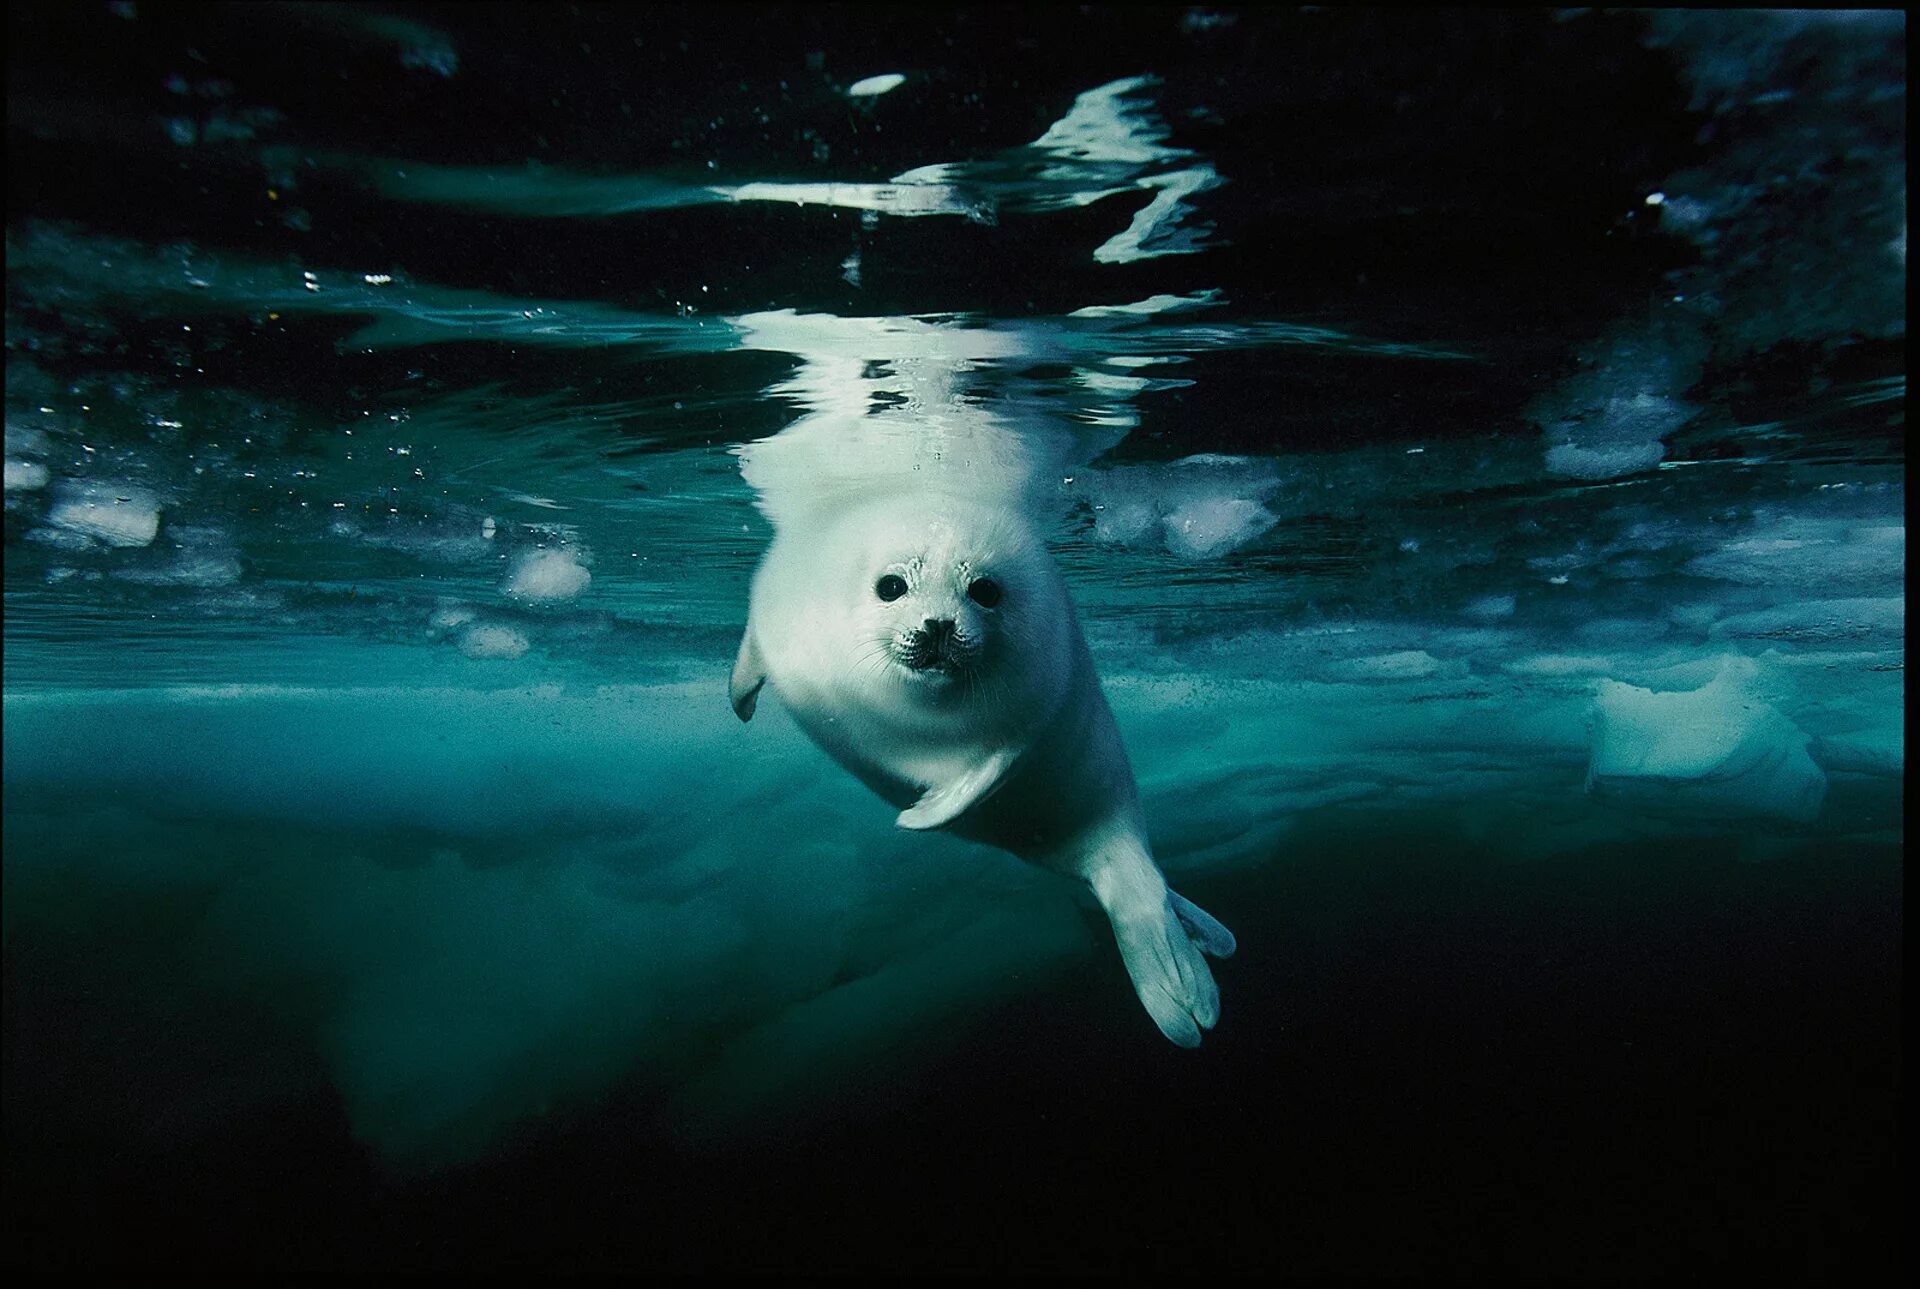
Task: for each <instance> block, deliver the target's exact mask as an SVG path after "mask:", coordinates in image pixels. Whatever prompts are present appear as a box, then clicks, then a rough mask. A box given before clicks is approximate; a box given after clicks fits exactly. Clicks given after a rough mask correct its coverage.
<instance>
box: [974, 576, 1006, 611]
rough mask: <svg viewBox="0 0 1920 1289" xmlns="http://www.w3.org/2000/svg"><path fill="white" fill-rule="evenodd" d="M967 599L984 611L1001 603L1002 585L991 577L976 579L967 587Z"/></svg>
mask: <svg viewBox="0 0 1920 1289" xmlns="http://www.w3.org/2000/svg"><path fill="white" fill-rule="evenodd" d="M967 598H968V599H969V600H972V601H973V602H974V603H975V604H977V605H979V606H980V607H981V608H983V609H991V608H992V607H993V606H994V605H996V604H998V603H1000V583H998V582H996V581H994V580H993V579H992V578H990V577H976V578H974V579H973V581H972V582H971V583H970V584H968V586H967Z"/></svg>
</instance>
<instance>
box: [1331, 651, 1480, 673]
mask: <svg viewBox="0 0 1920 1289" xmlns="http://www.w3.org/2000/svg"><path fill="white" fill-rule="evenodd" d="M1327 670H1328V674H1330V675H1334V676H1338V677H1339V678H1341V679H1342V680H1425V679H1428V678H1429V677H1433V676H1448V677H1452V676H1460V675H1465V674H1466V665H1465V664H1464V663H1461V662H1458V661H1455V662H1442V661H1441V660H1440V659H1438V658H1436V657H1434V656H1433V655H1432V654H1430V653H1428V652H1427V651H1426V650H1424V649H1402V650H1399V651H1398V652H1396V653H1383V654H1377V655H1375V656H1373V657H1370V658H1354V659H1352V660H1350V661H1347V662H1342V663H1336V664H1335V665H1334V666H1332V667H1329V668H1328V669H1327Z"/></svg>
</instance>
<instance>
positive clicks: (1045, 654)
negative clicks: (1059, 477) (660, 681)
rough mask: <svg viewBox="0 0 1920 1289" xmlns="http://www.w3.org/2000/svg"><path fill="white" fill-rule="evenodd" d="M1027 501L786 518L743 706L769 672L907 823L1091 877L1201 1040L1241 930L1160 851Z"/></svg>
mask: <svg viewBox="0 0 1920 1289" xmlns="http://www.w3.org/2000/svg"><path fill="white" fill-rule="evenodd" d="M796 428H798V427H796ZM972 428H974V429H978V428H979V427H972ZM1002 433H1003V434H1004V433H1007V432H1006V431H1002ZM782 437H783V436H781V435H776V436H775V437H774V439H772V440H766V441H764V442H765V443H766V444H767V445H768V446H772V445H774V444H775V443H776V442H777V441H778V440H779V439H781V438H782ZM922 441H923V442H924V438H922ZM756 446H757V445H756ZM751 464H752V463H751V462H749V463H748V465H749V466H751ZM765 470H766V465H765V463H764V462H763V463H762V465H761V471H762V473H763V475H764V472H765ZM749 477H750V478H752V477H753V472H752V470H751V469H749ZM965 477H966V476H965V472H964V471H957V472H954V473H953V474H951V475H949V476H948V477H947V478H946V479H945V480H943V482H945V483H948V484H951V483H953V482H956V481H963V480H964V479H965ZM900 481H901V478H900V475H899V474H897V473H894V474H893V475H892V476H891V478H890V479H889V480H888V481H887V482H888V483H898V482H900ZM1009 502H1010V498H1009V496H1008V495H1007V494H1004V493H996V492H995V491H994V490H988V492H987V494H986V495H985V496H979V495H972V494H969V493H962V492H956V491H953V490H951V488H942V489H940V490H927V489H924V488H896V487H889V486H885V485H882V486H879V487H876V488H874V489H872V490H871V491H870V492H869V493H867V494H865V495H861V494H858V493H841V494H840V495H838V496H837V497H836V498H835V504H834V505H832V506H828V507H815V508H811V513H810V514H809V515H808V516H807V519H806V522H796V517H795V516H794V515H793V514H791V513H789V514H788V515H786V516H785V518H786V519H787V521H788V522H785V523H778V522H777V523H776V530H775V535H774V540H773V543H772V544H771V546H770V547H769V548H768V550H767V553H766V555H765V557H764V558H763V559H762V561H761V564H760V566H759V568H758V570H757V571H756V573H755V575H754V579H753V589H752V593H751V597H750V601H749V606H748V617H747V627H746V631H745V634H744V635H743V637H742V639H741V642H740V650H739V654H738V657H737V658H736V660H735V662H734V667H733V675H732V680H731V684H730V687H729V688H730V697H731V700H732V704H733V710H734V712H735V714H736V715H738V716H739V717H740V719H741V720H743V721H746V720H750V719H752V717H753V712H754V707H755V705H756V703H757V702H758V699H759V695H760V691H761V689H762V687H763V686H767V685H771V686H772V688H773V690H774V692H775V693H777V694H778V695H779V696H780V699H781V701H782V702H783V703H784V704H785V705H786V707H787V708H788V710H789V711H790V712H791V713H792V714H793V717H794V719H795V721H796V722H797V723H798V724H799V726H800V728H801V729H802V730H803V731H805V733H806V734H807V735H808V736H809V737H810V738H811V739H812V740H813V741H814V742H815V743H817V744H818V745H819V746H820V747H821V748H822V749H824V750H825V751H826V752H827V753H828V754H829V755H830V756H832V757H833V758H834V759H835V760H836V761H838V762H839V763H840V764H841V765H842V766H844V767H845V768H846V769H848V770H849V771H851V772H852V773H853V774H854V775H855V776H857V777H858V778H859V779H860V780H861V781H862V782H864V783H865V784H866V785H867V786H868V787H870V788H872V789H873V791H874V792H876V793H878V794H879V795H880V796H881V797H882V798H884V799H885V800H886V801H888V802H889V803H890V804H891V805H893V806H894V807H895V808H896V809H898V810H899V811H900V815H899V818H898V820H897V822H898V823H899V825H900V826H901V827H902V828H910V829H932V828H945V829H947V830H948V831H950V832H952V833H954V834H956V835H957V836H961V837H965V838H968V839H969V840H973V841H978V842H983V843H986V844H988V845H993V846H998V847H1000V848H1002V849H1004V850H1007V851H1010V852H1012V853H1013V854H1015V855H1017V856H1019V857H1020V858H1022V859H1025V860H1028V861H1030V862H1033V863H1036V864H1040V865H1043V866H1045V867H1047V868H1051V869H1053V870H1055V871H1058V872H1061V873H1065V874H1067V875H1069V876H1072V877H1075V878H1078V879H1080V880H1081V881H1084V882H1085V883H1086V884H1087V885H1088V887H1089V888H1090V889H1091V890H1092V892H1093V895H1094V897H1095V899H1097V900H1098V901H1099V903H1100V906H1101V908H1102V909H1104V910H1105V911H1106V914H1107V917H1108V919H1109V920H1110V921H1111V922H1112V924H1113V931H1114V937H1115V940H1116V942H1117V943H1118V945H1119V948H1120V954H1121V957H1122V959H1123V960H1124V961H1125V963H1126V968H1127V973H1128V975H1129V976H1130V977H1131V978H1132V981H1133V986H1134V991H1135V992H1136V993H1137V994H1138V995H1139V998H1140V1001H1141V1003H1142V1004H1143V1005H1144V1006H1145V1008H1146V1010H1147V1013H1148V1015H1150V1016H1151V1017H1152V1018H1153V1021H1154V1023H1155V1024H1157V1025H1158V1026H1159V1027H1160V1030H1161V1032H1162V1033H1164V1034H1165V1035H1166V1036H1167V1037H1168V1038H1169V1039H1171V1040H1173V1041H1174V1042H1175V1043H1177V1044H1179V1045H1180V1046H1182V1047H1194V1046H1197V1045H1198V1044H1199V1042H1200V1037H1201V1032H1202V1031H1203V1030H1208V1029H1211V1028H1212V1027H1213V1025H1214V1023H1215V1021H1216V1020H1218V1018H1219V1014H1220V995H1219V990H1218V988H1217V987H1216V986H1215V984H1214V980H1213V974H1212V972H1211V971H1210V970H1209V969H1208V967H1207V963H1206V959H1205V957H1203V955H1211V956H1213V957H1217V958H1224V957H1227V956H1228V955H1230V954H1231V953H1232V952H1233V951H1234V939H1233V936H1232V934H1231V933H1230V932H1229V931H1228V930H1227V929H1226V928H1225V927H1224V926H1222V925H1221V924H1220V923H1219V922H1217V921H1215V920H1214V919H1213V918H1212V917H1211V916H1209V915H1208V914H1207V913H1205V912H1204V911H1202V910H1201V909H1199V908H1197V907H1195V906H1194V905H1193V904H1191V903H1189V902H1188V901H1187V900H1185V899H1182V898H1181V897H1180V896H1179V895H1176V894H1175V893H1174V892H1173V891H1171V890H1169V889H1168V887H1167V884H1166V881H1165V879H1164V878H1163V877H1162V876H1161V873H1160V870H1159V868H1158V867H1157V866H1156V865H1155V864H1154V861H1153V857H1152V854H1151V852H1150V851H1149V849H1148V846H1147V837H1146V828H1145V825H1144V822H1143V820H1142V818H1141V813H1140V807H1139V793H1138V789H1137V787H1136V786H1135V783H1134V778H1133V770H1132V768H1131V766H1130V765H1129V763H1128V760H1127V753H1126V748H1125V747H1124V746H1123V745H1122V743H1121V740H1120V732H1119V729H1118V728H1117V727H1116V725H1115V724H1114V720H1113V714H1112V712H1111V710H1110V709H1109V708H1108V706H1107V701H1106V698H1105V696H1104V695H1103V694H1102V692H1101V689H1100V680H1099V676H1098V674H1097V673H1096V672H1095V670H1094V665H1093V658H1092V655H1091V653H1090V652H1089V651H1088V649H1087V644H1086V641H1085V639H1084V637H1083V636H1082V635H1081V632H1080V627H1079V624H1078V621H1077V619H1076V617H1075V614H1074V610H1073V604H1072V601H1071V600H1070V599H1069V598H1068V596H1067V590H1066V586H1065V583H1064V581H1063V580H1062V578H1061V576H1060V573H1059V570H1058V568H1057V567H1056V566H1055V564H1054V562H1053V559H1052V557H1051V556H1050V555H1049V554H1048V552H1047V549H1046V546H1045V544H1044V542H1042V540H1041V539H1040V537H1039V535H1038V533H1036V532H1035V531H1034V529H1033V527H1032V526H1031V525H1030V523H1029V522H1028V520H1027V518H1026V515H1025V513H1024V512H1023V510H1022V509H1021V508H1020V507H1019V506H1017V505H1013V504H1009ZM770 513H774V512H773V511H772V510H771V509H770Z"/></svg>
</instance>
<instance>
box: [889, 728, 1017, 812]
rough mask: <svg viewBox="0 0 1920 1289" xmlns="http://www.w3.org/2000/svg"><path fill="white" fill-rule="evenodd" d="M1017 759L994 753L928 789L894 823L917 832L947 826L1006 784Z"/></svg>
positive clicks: (1013, 756)
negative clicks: (1008, 774) (952, 778)
mask: <svg viewBox="0 0 1920 1289" xmlns="http://www.w3.org/2000/svg"><path fill="white" fill-rule="evenodd" d="M1016 759H1017V754H1016V753H1014V752H1012V751H1010V750H1005V749H1003V750H1001V751H998V752H995V753H993V754H992V755H991V756H989V757H987V759H986V760H984V761H982V762H981V763H980V764H979V765H976V766H974V767H973V768H972V769H971V770H968V771H967V772H966V773H965V774H963V775H961V776H960V777H959V778H957V779H955V780H954V781H953V782H952V783H943V784H941V785H940V786H938V787H934V788H928V789H927V791H926V794H925V795H923V796H922V797H921V798H920V799H919V800H918V801H916V802H914V803H913V804H912V805H910V806H908V807H907V808H906V809H905V810H902V811H901V812H900V817H899V818H898V819H896V820H895V821H894V822H895V823H897V824H899V825H900V826H901V827H902V828H911V829H913V830H915V831H916V832H918V831H924V830H925V829H928V828H944V827H946V826H947V825H948V824H950V823H952V822H953V821H954V820H955V819H958V818H959V817H960V816H961V815H962V814H964V813H966V812H967V811H968V810H970V809H972V808H973V807H974V806H976V805H978V804H979V803H980V802H982V801H985V800H986V799H987V798H988V797H990V796H992V795H993V791H994V789H995V788H998V787H999V786H1000V785H1001V784H1002V783H1003V782H1005V781H1006V777H1007V771H1008V770H1010V769H1012V768H1013V763H1014V761H1015V760H1016Z"/></svg>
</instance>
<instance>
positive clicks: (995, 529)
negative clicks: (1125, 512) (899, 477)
mask: <svg viewBox="0 0 1920 1289" xmlns="http://www.w3.org/2000/svg"><path fill="white" fill-rule="evenodd" d="M843 532H844V534H845V536H846V538H847V541H846V544H845V546H843V547H842V549H843V550H844V552H845V553H846V556H847V566H848V567H847V572H846V576H847V578H848V583H849V584H847V585H843V586H842V588H841V594H843V595H845V594H849V593H850V594H851V595H853V596H854V597H855V602H854V604H853V605H852V606H851V608H852V612H851V613H850V614H848V618H847V620H848V621H849V622H850V623H851V624H852V625H853V629H854V631H855V634H856V639H855V641H853V642H852V650H853V653H854V656H855V657H856V658H857V659H859V660H860V661H862V662H863V663H866V664H867V665H871V666H873V667H875V668H876V669H878V670H882V671H885V672H887V673H890V674H891V675H892V676H893V678H894V679H895V680H897V681H899V682H900V683H902V684H906V685H909V686H913V687H915V688H917V689H919V690H921V691H922V692H926V693H930V694H931V693H938V692H940V691H942V690H945V689H948V688H953V689H959V690H971V689H974V688H977V687H978V686H979V684H980V683H981V682H984V681H987V680H988V679H990V678H992V677H994V676H996V675H998V674H999V673H1000V672H1001V671H1003V670H1004V669H1005V664H1006V663H1007V659H1008V655H1009V654H1010V653H1011V652H1013V651H1020V652H1021V653H1023V654H1024V653H1025V652H1027V651H1029V650H1031V649H1032V648H1033V647H1035V646H1038V647H1039V648H1041V649H1043V650H1044V649H1047V648H1050V647H1053V646H1054V641H1053V640H1052V638H1051V637H1052V634H1053V630H1052V625H1051V624H1055V623H1058V622H1059V621H1061V615H1062V610H1063V608H1064V592H1062V591H1060V590H1059V589H1058V574H1057V573H1056V572H1055V571H1054V569H1053V564H1052V561H1051V559H1050V558H1049V557H1048V555H1047V553H1046V550H1045V547H1044V546H1042V545H1041V543H1040V542H1039V541H1038V539H1037V538H1036V537H1034V535H1033V534H1032V532H1031V530H1030V529H1029V528H1028V527H1027V525H1026V524H1025V523H1023V522H1021V520H1020V518H1019V516H1018V515H1016V514H1012V513H1010V512H1006V511H1000V510H995V509H993V508H991V507H983V506H974V505H967V504H962V503H956V502H952V501H943V502H941V503H937V504H928V503H927V502H926V501H925V500H924V499H923V500H922V501H921V502H920V503H919V504H918V505H915V506H912V507H904V508H903V507H898V506H887V507H880V508H872V509H868V510H867V511H866V512H865V513H864V514H863V515H861V516H860V517H858V518H857V519H855V520H854V521H853V522H852V523H851V524H850V525H849V526H848V527H847V529H844V530H843Z"/></svg>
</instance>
